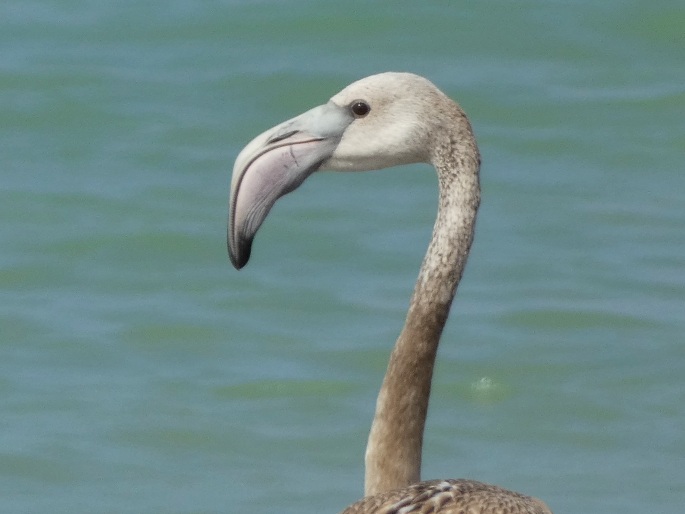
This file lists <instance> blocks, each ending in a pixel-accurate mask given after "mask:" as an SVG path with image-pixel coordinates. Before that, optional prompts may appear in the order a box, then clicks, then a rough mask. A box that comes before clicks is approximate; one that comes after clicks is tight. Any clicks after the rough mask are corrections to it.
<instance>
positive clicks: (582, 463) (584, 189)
mask: <svg viewBox="0 0 685 514" xmlns="http://www.w3.org/2000/svg"><path fill="white" fill-rule="evenodd" d="M385 70H406V71H413V72H416V73H420V74H423V75H425V76H427V77H429V78H430V79H431V80H432V81H433V82H435V83H436V84H437V85H438V86H439V87H441V88H442V89H443V90H445V91H446V92H447V93H448V94H450V95H451V96H452V97H453V98H455V99H457V100H458V101H459V102H460V103H461V104H462V106H463V107H464V109H465V110H466V111H467V112H468V114H469V115H470V117H471V120H472V122H473V125H474V128H475V130H476V134H477V137H478V140H479V144H480V148H481V153H482V155H483V168H482V180H483V203H482V208H481V211H480V215H479V221H478V230H477V234H476V242H475V244H474V247H473V251H472V255H471V257H470V260H469V265H468V267H467V270H466V273H465V276H464V280H463V282H462V284H461V286H460V290H459V294H458V297H457V299H456V301H455V303H454V309H453V313H452V316H451V318H450V321H449V324H448V327H447V329H446V331H445V334H444V338H443V344H442V346H441V349H440V355H439V362H438V366H437V370H436V376H435V387H434V396H433V401H432V404H431V412H430V417H429V421H428V428H427V433H426V444H425V453H424V477H425V478H437V477H442V478H448V477H455V478H456V477H468V478H476V479H480V480H483V481H488V482H493V483H497V484H500V485H503V486H507V487H510V488H514V489H517V490H521V491H524V492H527V493H530V494H535V495H537V496H539V497H541V498H543V499H545V501H547V502H548V503H549V505H550V506H551V507H552V508H553V509H554V511H555V513H556V514H560V513H576V512H577V513H581V512H596V513H622V514H625V513H636V514H637V513H643V512H678V511H680V510H681V509H682V508H683V505H685V485H684V484H685V471H684V470H685V436H684V435H683V426H685V378H684V377H685V348H684V343H685V337H684V336H683V334H685V259H684V257H683V256H684V255H685V235H684V230H683V227H684V226H685V208H684V201H683V197H684V195H685V177H684V176H683V162H684V160H683V157H684V154H685V5H684V4H683V3H682V2H680V1H670V2H668V1H656V2H635V1H633V2H630V1H623V2H619V1H618V0H608V1H605V2H601V3H599V2H561V1H555V2H550V1H545V2H542V1H527V2H509V1H504V0H499V1H498V0H495V1H491V2H482V1H466V2H449V1H445V0H443V1H435V2H396V3H372V2H358V1H354V2H347V3H343V2H328V1H326V2H268V1H267V2H238V1H234V2H229V1H224V2H221V1H213V2H190V1H187V0H177V1H172V2H155V1H151V2H132V1H128V2H104V1H96V0H91V1H85V0H83V1H78V0H73V1H67V0H53V1H51V2H49V1H47V0H42V1H41V0H36V1H29V2H26V1H18V0H5V1H4V2H3V3H2V5H0V219H1V220H2V223H0V241H2V248H1V250H0V302H1V303H0V412H1V413H2V415H1V416H0V493H1V496H0V512H7V513H37V512H50V513H67V512H68V513H75V512H80V513H143V512H144V513H162V512H164V513H219V512H244V511H246V510H248V509H250V510H252V511H254V512H272V511H273V510H274V507H275V506H277V507H278V510H279V512H284V513H301V512H312V513H313V512H322V513H323V512H331V513H335V512H338V511H340V510H342V508H343V507H344V506H345V505H347V504H348V503H351V502H352V501H354V500H356V499H358V498H359V497H360V496H361V492H362V476H363V466H362V456H363V451H364V445H365V438H366V434H367V432H368V428H369V424H370V420H371V416H372V412H373V406H374V401H375V395H376V392H377V388H378V386H379V384H380V380H381V378H382V374H383V372H384V368H385V363H386V360H387V356H388V352H389V350H390V348H391V346H392V343H393V341H394V339H395V337H396V336H397V333H398V331H399V328H400V326H401V324H402V321H403V318H404V313H405V310H406V306H407V301H408V298H409V294H410V291H411V288H412V285H413V280H414V278H415V276H416V272H417V270H418V266H419V263H420V260H421V257H422V255H423V252H424V249H425V245H426V242H427V240H428V237H429V235H430V229H431V226H432V221H433V218H434V215H435V207H436V198H435V197H436V180H435V177H434V174H433V172H432V171H431V170H430V168H428V167H425V166H412V167H405V168H401V169H393V170H387V171H381V172H375V173H369V174H347V175H346V174H332V173H327V174H321V175H320V176H315V177H312V179H310V180H309V181H308V183H307V184H305V185H304V186H303V187H302V188H301V189H300V190H298V191H297V192H296V193H295V194H293V195H290V196H288V197H286V198H284V199H283V200H282V201H281V202H279V205H277V206H276V208H275V209H274V210H273V212H272V214H271V216H270V217H269V219H268V220H267V223H266V224H265V226H264V227H263V229H262V231H261V232H260V233H259V235H258V238H257V240H256V242H255V246H254V248H253V258H252V260H251V262H250V264H249V266H248V267H247V268H246V269H245V270H243V271H241V272H237V271H235V270H234V269H233V268H232V267H230V265H229V263H228V259H227V256H226V250H225V223H226V219H225V218H226V212H227V206H226V200H227V195H228V184H229V180H230V170H231V168H232V163H233V159H234V158H235V156H236V155H237V153H238V151H239V150H240V148H241V147H242V146H243V145H244V144H246V143H247V142H248V141H249V140H250V139H251V138H252V137H253V136H254V135H256V134H257V133H259V132H261V131H262V130H264V129H266V128H268V127H270V126H272V125H274V124H276V123H278V122H280V121H282V120H284V119H286V118H288V117H291V116H293V115H295V114H298V113H299V112H302V111H304V110H305V109H308V108H310V107H312V106H314V105H318V104H320V103H322V102H324V101H325V100H326V99H327V98H329V97H330V96H332V95H333V94H334V93H336V92H337V91H338V90H340V89H341V88H342V87H344V86H345V85H347V84H348V83H350V82H352V81H353V80H356V79H358V78H360V77H362V76H365V75H369V74H372V73H376V72H379V71H385Z"/></svg>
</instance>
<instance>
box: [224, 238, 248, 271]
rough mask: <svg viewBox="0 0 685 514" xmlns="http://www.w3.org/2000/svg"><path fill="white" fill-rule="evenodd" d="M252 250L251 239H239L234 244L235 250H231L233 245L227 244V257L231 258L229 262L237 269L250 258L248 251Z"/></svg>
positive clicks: (243, 265)
mask: <svg viewBox="0 0 685 514" xmlns="http://www.w3.org/2000/svg"><path fill="white" fill-rule="evenodd" d="M251 252H252V241H251V240H241V241H238V244H236V251H235V252H234V251H233V247H232V246H231V244H230V241H229V244H228V257H229V258H230V259H231V264H233V267H234V268H235V269H237V270H239V269H242V268H243V267H245V265H246V264H247V262H248V261H249V260H250V253H251Z"/></svg>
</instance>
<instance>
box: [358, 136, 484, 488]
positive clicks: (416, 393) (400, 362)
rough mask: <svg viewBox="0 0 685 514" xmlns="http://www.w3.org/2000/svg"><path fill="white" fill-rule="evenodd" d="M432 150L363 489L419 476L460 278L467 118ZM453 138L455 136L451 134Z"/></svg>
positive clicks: (465, 230)
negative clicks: (422, 247) (425, 230)
mask: <svg viewBox="0 0 685 514" xmlns="http://www.w3.org/2000/svg"><path fill="white" fill-rule="evenodd" d="M466 129H467V130H466V134H464V133H461V134H453V135H452V137H447V138H445V139H446V140H445V141H444V142H443V143H442V144H440V145H438V146H437V147H436V148H435V150H434V151H433V164H434V166H435V168H436V171H437V173H438V181H439V189H440V193H439V201H438V214H437V218H436V221H435V225H434V227H433V235H432V238H431V241H430V243H429V246H428V250H427V252H426V255H425V257H424V259H423V263H422V265H421V269H420V271H419V276H418V279H417V281H416V286H415V288H414V293H413V295H412V298H411V302H410V305H409V311H408V313H407V317H406V320H405V324H404V327H403V329H402V332H401V333H400V336H399V338H398V339H397V342H396V343H395V347H394V349H393V351H392V354H391V356H390V361H389V364H388V369H387V372H386V374H385V378H384V380H383V385H382V386H381V390H380V392H379V395H378V400H377V403H376V413H375V416H374V420H373V424H372V426H371V432H370V434H369V440H368V444H367V448H366V478H365V495H367V496H368V495H372V494H377V493H381V492H384V491H389V490H393V489H398V488H401V487H404V486H407V485H410V484H413V483H416V482H418V481H419V480H420V477H421V454H422V445H423V432H424V426H425V422H426V415H427V412H428V401H429V397H430V389H431V379H432V376H433V365H434V363H435V357H436V352H437V349H438V344H439V342H440V335H441V334H442V330H443V328H444V326H445V323H446V321H447V317H448V315H449V311H450V305H451V303H452V299H453V298H454V295H455V293H456V289H457V285H458V284H459V280H460V279H461V276H462V273H463V271H464V267H465V265H466V259H467V257H468V253H469V249H470V247H471V242H472V241H473V234H474V229H475V220H476V212H477V210H478V205H479V203H480V185H479V177H478V173H479V167H480V157H479V154H478V148H477V146H476V142H475V139H474V137H473V135H472V133H471V130H470V127H469V126H468V123H467V124H466ZM455 136H456V137H455Z"/></svg>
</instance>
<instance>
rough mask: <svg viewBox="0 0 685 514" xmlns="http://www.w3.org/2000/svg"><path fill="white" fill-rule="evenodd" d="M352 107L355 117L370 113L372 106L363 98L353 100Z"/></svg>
mask: <svg viewBox="0 0 685 514" xmlns="http://www.w3.org/2000/svg"><path fill="white" fill-rule="evenodd" d="M350 109H352V113H353V114H354V116H355V118H363V117H364V116H366V115H367V114H369V111H370V110H371V107H369V104H367V103H366V102H365V101H363V100H355V101H354V102H352V105H351V106H350Z"/></svg>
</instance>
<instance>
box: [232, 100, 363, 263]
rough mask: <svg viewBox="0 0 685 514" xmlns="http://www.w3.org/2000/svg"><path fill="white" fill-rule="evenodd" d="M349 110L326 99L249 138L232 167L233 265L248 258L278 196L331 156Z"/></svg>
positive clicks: (348, 115)
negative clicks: (258, 232) (325, 102)
mask: <svg viewBox="0 0 685 514" xmlns="http://www.w3.org/2000/svg"><path fill="white" fill-rule="evenodd" d="M353 119H354V118H353V116H352V114H351V113H350V112H349V111H348V110H347V109H343V108H342V107H339V106H338V105H336V104H334V103H332V102H328V103H327V104H324V105H321V106H319V107H315V108H314V109H311V110H309V111H307V112H305V113H304V114H301V115H300V116H297V117H296V118H293V119H291V120H288V121H286V122H284V123H281V124H280V125H277V126H276V127H273V128H271V129H269V130H267V131H266V132H264V133H262V134H260V135H259V136H257V137H256V138H255V139H253V140H252V141H251V142H250V143H249V144H248V145H247V146H246V147H245V148H243V150H242V151H241V152H240V154H239V155H238V158H237V159H236V161H235V164H234V166H233V178H232V179H231V194H230V199H229V205H230V207H229V212H230V214H229V218H228V234H227V236H228V255H229V257H230V259H231V263H232V264H233V266H234V267H235V268H236V269H240V268H242V267H243V266H245V265H246V264H247V261H248V260H249V259H250V252H251V249H252V241H253V239H254V237H255V235H256V233H257V231H258V230H259V227H260V226H261V224H262V222H263V221H264V220H265V219H266V216H267V215H268V214H269V210H271V207H273V205H274V204H275V203H276V200H278V199H279V198H280V197H281V196H283V195H285V194H287V193H290V192H291V191H294V190H295V189H297V188H298V187H299V186H300V184H302V182H304V180H305V179H306V178H307V177H308V176H309V175H311V174H312V173H314V172H315V171H316V170H318V169H319V168H321V166H322V165H323V164H324V163H325V162H326V161H327V160H328V159H329V158H330V157H331V156H332V154H333V152H334V151H335V149H336V147H337V146H338V143H339V142H340V139H341V138H342V135H343V133H344V132H345V129H346V128H347V127H348V125H349V124H350V123H351V122H352V121H353Z"/></svg>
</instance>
